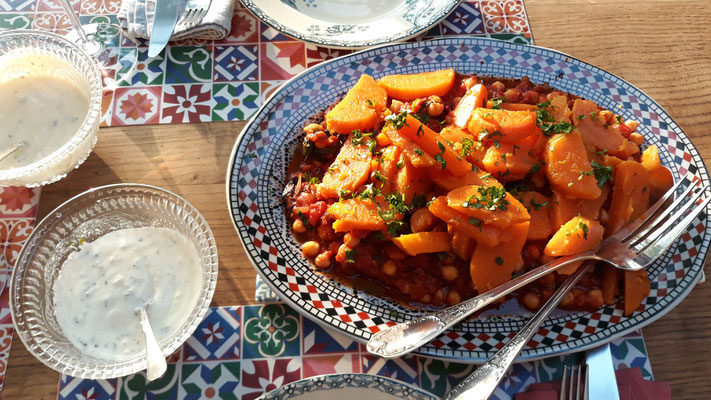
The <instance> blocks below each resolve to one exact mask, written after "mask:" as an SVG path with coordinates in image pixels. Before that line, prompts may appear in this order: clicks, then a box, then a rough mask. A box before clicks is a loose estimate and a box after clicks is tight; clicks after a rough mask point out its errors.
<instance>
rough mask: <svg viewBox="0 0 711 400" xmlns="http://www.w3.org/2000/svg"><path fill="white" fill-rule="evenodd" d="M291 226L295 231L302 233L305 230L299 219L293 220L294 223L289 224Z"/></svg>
mask: <svg viewBox="0 0 711 400" xmlns="http://www.w3.org/2000/svg"><path fill="white" fill-rule="evenodd" d="M291 228H292V229H293V230H294V232H296V233H304V232H306V227H305V226H304V223H303V222H301V220H300V219H297V220H296V221H294V224H293V225H292V226H291Z"/></svg>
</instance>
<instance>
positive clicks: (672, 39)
mask: <svg viewBox="0 0 711 400" xmlns="http://www.w3.org/2000/svg"><path fill="white" fill-rule="evenodd" d="M526 5H527V11H528V14H529V17H530V20H531V25H532V29H533V32H534V38H535V41H536V43H537V44H538V45H540V46H545V47H549V48H553V49H557V50H560V51H563V52H565V53H568V54H571V55H573V56H575V57H578V58H580V59H582V60H585V61H587V62H589V63H591V64H593V65H596V66H599V67H601V68H603V69H605V70H607V71H610V72H612V73H614V74H617V75H618V76H620V77H622V78H624V79H626V80H628V81H629V82H631V83H633V84H635V85H636V86H638V87H639V88H641V89H642V90H644V91H645V92H647V93H648V94H649V95H650V96H652V97H653V98H654V99H656V100H657V101H658V102H659V103H660V104H661V105H662V106H663V107H664V108H665V109H666V110H667V111H668V112H669V113H670V114H671V115H672V117H674V119H675V120H676V122H677V123H678V124H679V125H680V126H681V128H682V129H683V130H684V132H686V134H687V135H688V136H690V137H691V138H692V140H693V141H694V144H695V145H696V146H697V147H698V149H699V151H700V153H701V155H702V157H704V158H705V159H711V134H709V132H710V131H711V45H710V44H709V41H708V40H709V38H711V25H710V24H709V19H710V18H711V3H710V2H708V1H707V0H697V1H673V0H655V1H648V0H626V1H624V2H619V1H618V0H530V1H527V3H526ZM243 126H244V123H243V122H234V123H204V124H193V125H172V126H165V125H163V126H157V125H153V126H136V127H117V128H106V129H102V130H101V132H100V139H99V143H98V145H97V146H96V148H95V150H94V153H93V154H92V155H91V157H89V159H88V160H87V161H86V162H85V163H84V165H82V166H81V168H79V169H78V170H75V171H73V172H72V173H70V174H69V176H68V177H67V178H65V179H63V180H62V181H60V182H58V183H55V184H53V185H50V186H48V187H46V188H44V189H43V191H42V200H41V202H40V210H39V217H40V218H41V217H42V216H44V215H46V214H47V213H48V212H49V211H50V210H52V209H53V208H54V207H56V206H57V205H59V204H60V203H62V202H64V201H65V200H67V199H68V198H70V197H71V196H74V195H76V194H78V193H80V192H83V191H84V190H86V189H88V188H91V187H95V186H99V185H105V184H110V183H118V182H140V183H147V184H152V185H158V186H161V187H164V188H166V189H168V190H171V191H173V192H176V193H177V194H179V195H181V196H184V197H185V198H186V199H187V200H188V201H190V202H191V203H192V204H194V205H195V206H196V207H197V208H198V209H199V210H200V211H201V212H202V213H203V215H204V216H205V217H206V218H207V220H208V222H209V224H210V226H211V227H212V230H213V232H214V234H215V237H216V239H217V245H218V248H219V256H220V277H219V282H218V285H217V291H216V293H215V297H214V302H213V305H218V306H225V305H235V304H250V303H254V275H255V272H254V270H253V269H252V267H251V266H250V264H249V261H248V260H247V257H246V256H245V254H244V250H243V249H242V245H241V244H240V242H239V240H238V239H237V236H236V234H235V232H234V228H233V226H232V222H231V220H230V218H231V217H230V215H229V213H228V210H227V203H226V196H225V175H226V170H227V163H228V158H229V155H230V151H231V149H232V146H233V144H234V141H235V138H236V137H237V135H238V134H239V132H240V130H241V129H242V127H243ZM710 272H711V271H710ZM710 298H711V283H709V282H707V283H706V284H703V285H700V286H698V287H697V288H695V289H694V290H693V292H692V293H691V294H690V295H689V297H688V298H687V299H685V300H684V301H683V303H682V304H680V305H679V306H678V307H676V308H675V309H674V310H673V311H672V312H670V313H669V314H667V315H666V316H664V317H662V318H661V319H660V320H659V321H656V322H654V323H653V324H652V325H650V326H649V327H647V328H645V329H644V330H643V332H644V336H645V339H646V342H647V348H648V350H649V355H650V358H651V362H652V369H653V371H654V375H655V378H656V379H658V380H667V381H670V382H671V385H672V393H673V395H672V397H673V398H674V399H699V398H706V396H707V391H708V389H709V388H711V380H710V379H709V376H711V358H709V357H708V352H709V349H710V348H711V304H709V300H708V299H710ZM58 377H59V376H58V374H57V373H55V372H54V371H52V370H50V369H49V368H47V367H45V366H43V365H42V364H41V363H40V362H39V361H37V360H36V359H35V358H34V357H32V356H31V355H30V354H29V353H28V352H27V350H26V349H25V348H24V346H23V345H22V343H21V342H20V340H19V338H17V335H15V340H14V343H13V347H12V350H11V355H10V360H9V365H8V368H7V376H6V379H5V388H4V390H3V393H2V394H3V397H4V398H5V399H53V398H56V390H57V383H58Z"/></svg>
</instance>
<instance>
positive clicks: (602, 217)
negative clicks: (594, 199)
mask: <svg viewBox="0 0 711 400" xmlns="http://www.w3.org/2000/svg"><path fill="white" fill-rule="evenodd" d="M598 219H599V220H600V223H601V224H603V225H607V222H608V221H609V220H610V214H608V213H607V210H605V209H602V210H600V215H599V216H598Z"/></svg>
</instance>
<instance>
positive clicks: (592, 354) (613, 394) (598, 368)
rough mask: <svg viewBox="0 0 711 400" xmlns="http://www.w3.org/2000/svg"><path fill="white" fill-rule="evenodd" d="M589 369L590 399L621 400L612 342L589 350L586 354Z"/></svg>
mask: <svg viewBox="0 0 711 400" xmlns="http://www.w3.org/2000/svg"><path fill="white" fill-rule="evenodd" d="M585 364H586V365H587V369H588V383H589V385H588V388H587V390H588V396H589V399H590V400H620V394H619V392H618V391H617V378H615V368H614V367H613V365H614V364H613V363H612V353H611V352H610V344H609V343H607V344H605V345H603V346H600V347H597V348H595V349H592V350H588V352H587V353H586V356H585Z"/></svg>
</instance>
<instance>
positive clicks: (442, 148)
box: [398, 114, 471, 176]
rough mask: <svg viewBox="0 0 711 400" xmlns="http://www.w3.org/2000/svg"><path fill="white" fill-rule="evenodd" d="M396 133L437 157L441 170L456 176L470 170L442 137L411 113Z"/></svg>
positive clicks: (469, 165) (466, 162) (465, 162)
mask: <svg viewBox="0 0 711 400" xmlns="http://www.w3.org/2000/svg"><path fill="white" fill-rule="evenodd" d="M398 133H399V134H400V135H402V136H403V137H405V138H407V139H410V140H412V141H413V142H414V143H415V144H416V145H418V146H419V147H421V148H422V150H424V151H425V153H427V154H429V155H430V156H432V157H433V158H434V159H435V160H437V159H438V158H439V160H438V162H439V164H440V166H441V167H442V169H443V170H448V171H450V172H451V173H452V174H453V175H456V176H461V175H464V174H465V173H467V171H470V170H471V164H469V162H468V161H467V160H465V159H464V158H463V157H462V156H460V155H459V153H457V151H456V150H454V149H453V148H452V146H450V145H449V144H448V143H447V141H446V140H444V138H442V137H441V136H440V135H438V134H437V133H436V132H435V131H433V130H432V129H430V128H429V127H427V126H426V125H424V124H422V123H421V122H420V121H418V120H417V118H415V117H413V116H412V115H410V114H408V115H407V118H406V119H405V123H404V124H403V125H402V127H401V128H400V129H398Z"/></svg>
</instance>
